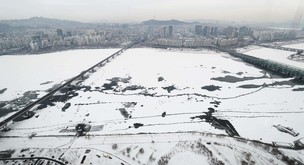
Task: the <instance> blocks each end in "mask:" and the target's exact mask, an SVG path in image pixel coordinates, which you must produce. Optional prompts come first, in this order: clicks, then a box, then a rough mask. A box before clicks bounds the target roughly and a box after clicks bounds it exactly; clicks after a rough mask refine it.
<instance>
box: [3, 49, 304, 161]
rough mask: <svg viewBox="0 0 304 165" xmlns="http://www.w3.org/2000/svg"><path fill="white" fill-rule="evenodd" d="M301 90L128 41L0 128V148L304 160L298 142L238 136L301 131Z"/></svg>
mask: <svg viewBox="0 0 304 165" xmlns="http://www.w3.org/2000/svg"><path fill="white" fill-rule="evenodd" d="M253 54H255V53H253ZM256 54H258V53H256ZM273 56H274V55H273ZM281 62H284V61H281ZM33 76H34V75H33ZM38 87H39V85H38ZM303 90H304V85H299V84H297V83H295V82H293V81H292V80H291V79H288V78H281V77H278V76H276V75H272V74H270V73H267V72H265V71H263V70H260V69H257V68H256V67H254V66H252V65H248V64H246V63H243V62H242V61H241V60H239V59H236V58H233V57H231V56H230V55H228V54H226V53H217V52H214V51H208V50H184V51H179V50H164V49H152V48H137V49H129V50H127V51H126V52H124V53H123V54H122V55H121V56H118V57H116V58H115V59H114V60H112V61H111V62H110V63H108V64H106V65H105V66H104V67H102V68H99V69H98V70H97V71H96V72H95V73H91V74H90V76H89V78H87V79H86V80H84V81H80V80H79V83H78V86H72V87H70V88H69V89H65V90H62V91H61V92H58V93H57V94H56V95H55V96H54V98H53V99H52V100H51V101H50V102H45V103H43V106H42V107H45V106H47V107H45V108H41V109H39V110H34V112H35V115H34V117H32V118H31V119H27V120H23V121H20V122H14V124H13V125H11V126H10V129H11V130H10V131H8V132H1V133H0V136H2V137H3V136H4V137H3V138H0V144H1V150H7V149H16V152H15V153H14V156H15V157H18V156H20V155H22V154H25V155H30V154H31V153H32V154H33V153H34V154H35V155H36V156H46V157H52V156H54V158H56V159H57V160H58V158H64V160H66V161H67V162H68V163H70V164H80V162H81V161H82V159H83V156H84V155H86V157H87V159H88V161H86V162H85V164H89V163H90V161H91V163H93V164H94V163H95V164H96V163H108V164H115V163H117V162H118V163H119V162H121V163H122V164H185V163H187V162H188V163H191V164H201V163H202V162H206V163H209V164H221V163H227V164H237V163H244V162H245V163H249V164H251V163H257V164H284V163H289V162H286V160H285V159H286V157H284V156H291V157H292V158H291V159H290V161H295V160H294V159H296V160H297V161H300V162H302V163H303V160H304V156H303V155H304V152H303V150H299V151H294V150H291V149H280V150H277V149H276V148H272V147H271V146H270V145H266V144H263V143H259V142H254V141H247V140H245V139H250V140H256V141H261V142H265V143H269V144H271V143H272V142H280V143H285V144H286V143H291V144H292V143H293V142H294V141H295V140H297V139H300V138H301V137H303V136H304V130H303V125H304V109H303V108H304V106H303V105H304V97H303ZM67 96H69V97H67ZM79 123H87V124H90V125H91V126H92V127H91V130H90V132H88V133H87V135H86V136H80V137H75V136H74V135H75V134H76V132H75V126H76V125H77V124H79ZM274 126H276V127H274ZM278 127H279V128H285V129H286V128H291V129H293V132H295V133H298V135H296V136H293V135H291V134H289V133H286V132H282V130H281V131H279V129H278ZM229 136H234V137H241V138H233V137H229ZM10 137H14V138H10ZM27 137H31V138H27ZM22 148H38V149H40V150H39V151H37V153H35V151H34V150H33V149H30V150H27V151H25V152H23V153H22V152H21V149H22ZM88 149H89V150H90V151H87V150H88ZM50 150H51V151H50ZM75 150H77V151H75ZM91 150H92V151H91ZM79 152H81V154H80V155H77V154H79ZM62 155H64V156H62ZM109 156H110V157H111V160H110V158H109ZM99 158H100V159H99ZM283 158H284V159H283ZM187 159H189V160H188V161H187ZM61 160H62V159H61ZM73 161H74V162H73ZM92 161H93V162H92ZM99 161H100V162H99ZM0 163H1V162H0Z"/></svg>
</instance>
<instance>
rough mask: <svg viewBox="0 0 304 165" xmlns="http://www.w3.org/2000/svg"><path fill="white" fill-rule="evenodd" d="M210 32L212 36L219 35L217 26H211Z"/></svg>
mask: <svg viewBox="0 0 304 165" xmlns="http://www.w3.org/2000/svg"><path fill="white" fill-rule="evenodd" d="M210 34H211V35H212V36H216V35H217V27H211V32H210Z"/></svg>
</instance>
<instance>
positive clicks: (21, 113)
mask: <svg viewBox="0 0 304 165" xmlns="http://www.w3.org/2000/svg"><path fill="white" fill-rule="evenodd" d="M133 45H134V44H131V45H129V46H126V47H125V48H122V49H120V50H118V51H117V52H115V53H113V54H112V55H110V56H108V57H107V58H105V59H104V60H102V61H100V62H98V63H97V64H95V65H93V66H92V67H90V68H89V69H87V70H85V71H83V72H81V73H80V74H79V75H77V76H75V77H73V78H71V79H69V80H68V81H67V82H65V83H64V84H62V85H61V86H59V87H57V88H56V89H54V90H53V91H51V92H49V93H48V94H46V95H45V96H43V97H41V98H40V99H38V100H36V101H35V102H33V103H31V104H29V105H27V106H26V107H24V108H23V109H21V110H19V111H18V112H16V113H15V114H13V115H12V116H10V117H8V118H6V119H4V120H3V121H1V122H0V130H1V129H3V128H6V127H7V125H8V124H9V123H10V122H12V121H13V120H14V119H16V118H18V117H20V116H29V115H30V113H29V111H30V110H31V109H33V108H35V107H36V106H37V105H38V104H39V103H41V102H43V101H44V100H47V99H51V98H52V96H53V95H54V94H55V93H57V92H58V91H60V90H61V89H63V88H65V87H68V86H70V85H71V84H72V83H73V82H76V81H79V80H80V81H81V80H83V79H85V77H86V74H88V73H90V72H94V70H95V69H97V68H99V67H102V66H104V65H105V64H107V63H109V62H110V61H111V60H113V59H114V58H116V57H117V56H119V55H120V54H122V53H123V52H124V51H125V50H126V49H128V48H131V47H132V46H133Z"/></svg>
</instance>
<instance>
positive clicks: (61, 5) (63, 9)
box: [0, 0, 304, 23]
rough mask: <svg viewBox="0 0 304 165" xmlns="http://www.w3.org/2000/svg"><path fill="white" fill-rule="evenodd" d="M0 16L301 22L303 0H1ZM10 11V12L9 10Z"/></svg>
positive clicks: (4, 17)
mask: <svg viewBox="0 0 304 165" xmlns="http://www.w3.org/2000/svg"><path fill="white" fill-rule="evenodd" d="M0 2H1V6H0V20H7V19H27V18H30V17H35V16H41V17H48V18H56V19H67V20H75V21H80V22H101V21H105V22H106V21H109V22H141V21H144V20H149V19H160V20H164V19H179V20H199V19H215V20H224V21H246V22H257V23H261V22H287V21H291V22H297V21H298V22H299V21H300V22H303V19H302V16H303V11H304V1H303V0H294V1H293V3H290V2H287V1H286V0H256V1H250V0H213V1H211V0H188V1H186V2H185V1H182V0H154V1H149V0H128V1H126V0H103V1H99V0H88V1H82V0H73V1H72V0H64V1H62V0H61V1H60V0H42V1H39V0H27V1H22V0H10V1H7V0H0ZM12 11H13V12H12Z"/></svg>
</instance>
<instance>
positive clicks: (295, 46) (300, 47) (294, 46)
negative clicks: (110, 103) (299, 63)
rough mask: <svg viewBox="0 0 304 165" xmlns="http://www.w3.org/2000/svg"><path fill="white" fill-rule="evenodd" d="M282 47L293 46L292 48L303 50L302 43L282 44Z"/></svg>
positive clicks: (303, 44) (303, 45)
mask: <svg viewBox="0 0 304 165" xmlns="http://www.w3.org/2000/svg"><path fill="white" fill-rule="evenodd" d="M283 47H286V48H294V49H302V50H304V43H298V44H291V45H284V46H283Z"/></svg>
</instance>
